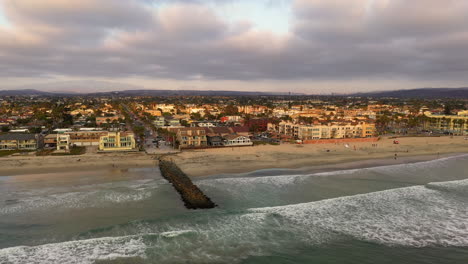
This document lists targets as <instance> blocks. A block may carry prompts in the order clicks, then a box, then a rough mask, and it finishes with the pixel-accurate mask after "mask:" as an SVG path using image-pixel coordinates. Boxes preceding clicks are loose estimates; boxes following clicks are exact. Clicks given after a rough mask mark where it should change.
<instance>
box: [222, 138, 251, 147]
mask: <svg viewBox="0 0 468 264" xmlns="http://www.w3.org/2000/svg"><path fill="white" fill-rule="evenodd" d="M252 145H253V142H252V141H251V140H250V138H249V137H245V136H239V135H227V136H225V137H224V146H226V147H239V146H252Z"/></svg>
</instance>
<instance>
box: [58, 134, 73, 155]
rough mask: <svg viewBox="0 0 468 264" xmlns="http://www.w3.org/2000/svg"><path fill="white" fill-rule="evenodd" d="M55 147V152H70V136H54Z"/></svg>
mask: <svg viewBox="0 0 468 264" xmlns="http://www.w3.org/2000/svg"><path fill="white" fill-rule="evenodd" d="M56 136H57V137H56V145H57V150H65V151H68V150H70V142H71V140H70V135H67V134H57V135H56Z"/></svg>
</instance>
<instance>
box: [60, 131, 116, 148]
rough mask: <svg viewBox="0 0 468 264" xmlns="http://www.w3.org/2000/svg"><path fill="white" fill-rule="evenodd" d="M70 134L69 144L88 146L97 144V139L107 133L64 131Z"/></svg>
mask: <svg viewBox="0 0 468 264" xmlns="http://www.w3.org/2000/svg"><path fill="white" fill-rule="evenodd" d="M65 134H67V135H70V142H71V145H76V146H81V147H89V146H99V139H100V138H101V136H105V135H107V132H106V131H72V132H65Z"/></svg>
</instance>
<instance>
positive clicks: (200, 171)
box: [0, 137, 468, 178]
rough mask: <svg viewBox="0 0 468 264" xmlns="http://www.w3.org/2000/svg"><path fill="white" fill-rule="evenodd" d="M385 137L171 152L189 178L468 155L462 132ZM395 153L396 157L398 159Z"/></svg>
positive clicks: (120, 160)
mask: <svg viewBox="0 0 468 264" xmlns="http://www.w3.org/2000/svg"><path fill="white" fill-rule="evenodd" d="M399 141H400V144H398V145H394V144H393V139H382V140H380V141H378V142H376V143H377V147H375V146H374V145H373V144H375V143H374V142H370V143H356V144H352V145H351V146H347V147H346V146H344V145H343V144H320V145H293V144H283V145H279V146H272V145H267V146H255V147H248V148H238V149H234V148H224V149H206V150H194V151H184V152H182V153H178V154H175V155H170V159H171V160H172V161H173V162H175V163H176V164H177V165H178V166H179V167H180V168H181V169H182V170H183V171H184V172H185V173H186V174H187V175H188V176H189V177H191V178H205V177H211V176H220V175H223V174H252V173H255V172H257V173H261V172H259V171H262V170H265V171H267V170H291V171H294V170H297V171H306V172H326V171H333V170H346V169H355V168H368V167H376V166H385V165H396V164H405V163H415V162H421V161H429V160H435V159H438V158H444V157H450V156H458V155H463V154H468V141H466V140H464V138H463V137H454V138H450V137H444V138H399ZM395 154H396V155H397V159H396V160H395ZM155 166H157V156H156V155H148V154H144V153H132V154H129V153H127V154H122V153H115V154H84V155H80V156H41V157H36V156H22V157H6V158H0V177H1V176H18V175H25V174H47V173H60V172H79V171H92V170H112V169H132V168H154V167H155Z"/></svg>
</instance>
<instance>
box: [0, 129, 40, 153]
mask: <svg viewBox="0 0 468 264" xmlns="http://www.w3.org/2000/svg"><path fill="white" fill-rule="evenodd" d="M42 143H43V140H42ZM41 145H42V144H41V137H40V136H39V135H35V134H15V133H7V134H0V150H36V149H38V148H40V147H42V146H41Z"/></svg>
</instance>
